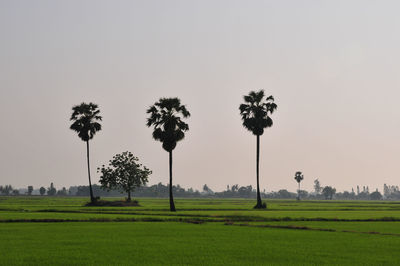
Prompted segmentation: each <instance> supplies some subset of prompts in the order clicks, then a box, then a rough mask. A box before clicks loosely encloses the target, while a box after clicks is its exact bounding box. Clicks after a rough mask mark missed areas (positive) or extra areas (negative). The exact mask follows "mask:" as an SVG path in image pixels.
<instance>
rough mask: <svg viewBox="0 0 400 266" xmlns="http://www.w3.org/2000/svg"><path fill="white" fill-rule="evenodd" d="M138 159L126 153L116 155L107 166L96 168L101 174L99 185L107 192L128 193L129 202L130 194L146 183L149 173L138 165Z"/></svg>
mask: <svg viewBox="0 0 400 266" xmlns="http://www.w3.org/2000/svg"><path fill="white" fill-rule="evenodd" d="M138 161H139V159H138V158H137V157H135V156H133V154H132V153H130V152H128V151H126V152H123V153H121V154H117V155H115V156H114V157H113V159H112V160H110V163H109V166H108V167H105V166H104V165H103V166H102V167H101V168H100V167H99V168H97V172H100V173H101V176H100V184H101V186H102V188H104V189H107V190H108V191H110V190H112V189H117V190H119V191H121V192H126V193H128V199H127V201H128V202H130V201H131V193H132V192H133V191H134V190H135V188H137V187H140V186H144V185H145V184H146V183H147V182H148V177H149V175H150V174H151V171H150V170H149V169H148V168H147V167H146V166H143V167H142V165H141V164H139V163H138Z"/></svg>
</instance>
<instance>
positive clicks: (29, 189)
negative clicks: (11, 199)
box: [28, 186, 33, 196]
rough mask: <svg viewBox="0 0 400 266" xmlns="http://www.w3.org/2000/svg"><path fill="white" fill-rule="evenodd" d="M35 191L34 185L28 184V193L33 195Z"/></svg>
mask: <svg viewBox="0 0 400 266" xmlns="http://www.w3.org/2000/svg"><path fill="white" fill-rule="evenodd" d="M32 192H33V186H28V195H29V196H30V195H32Z"/></svg>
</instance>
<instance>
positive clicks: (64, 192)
mask: <svg viewBox="0 0 400 266" xmlns="http://www.w3.org/2000/svg"><path fill="white" fill-rule="evenodd" d="M67 195H68V192H67V189H66V188H65V187H63V188H62V189H61V190H59V191H57V196H67Z"/></svg>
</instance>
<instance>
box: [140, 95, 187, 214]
mask: <svg viewBox="0 0 400 266" xmlns="http://www.w3.org/2000/svg"><path fill="white" fill-rule="evenodd" d="M147 113H148V114H150V117H149V118H148V119H147V126H148V127H151V126H153V127H154V131H153V138H154V139H155V140H158V141H161V142H162V147H163V148H164V150H166V151H167V152H168V153H169V205H170V210H171V211H175V204H174V198H173V195H172V151H173V150H174V149H175V147H176V143H177V142H178V141H180V140H182V139H183V138H184V137H185V131H188V130H189V126H188V124H186V123H185V122H184V121H182V118H187V117H189V116H190V113H189V111H188V110H186V106H185V105H181V101H180V100H179V99H178V98H161V99H160V100H159V101H158V102H156V103H155V104H154V105H153V106H151V107H150V108H149V109H148V110H147Z"/></svg>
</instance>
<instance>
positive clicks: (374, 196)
mask: <svg viewBox="0 0 400 266" xmlns="http://www.w3.org/2000/svg"><path fill="white" fill-rule="evenodd" d="M369 197H370V199H371V200H381V199H382V194H381V193H380V192H379V191H378V190H376V191H374V192H372V193H371V194H369Z"/></svg>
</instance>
